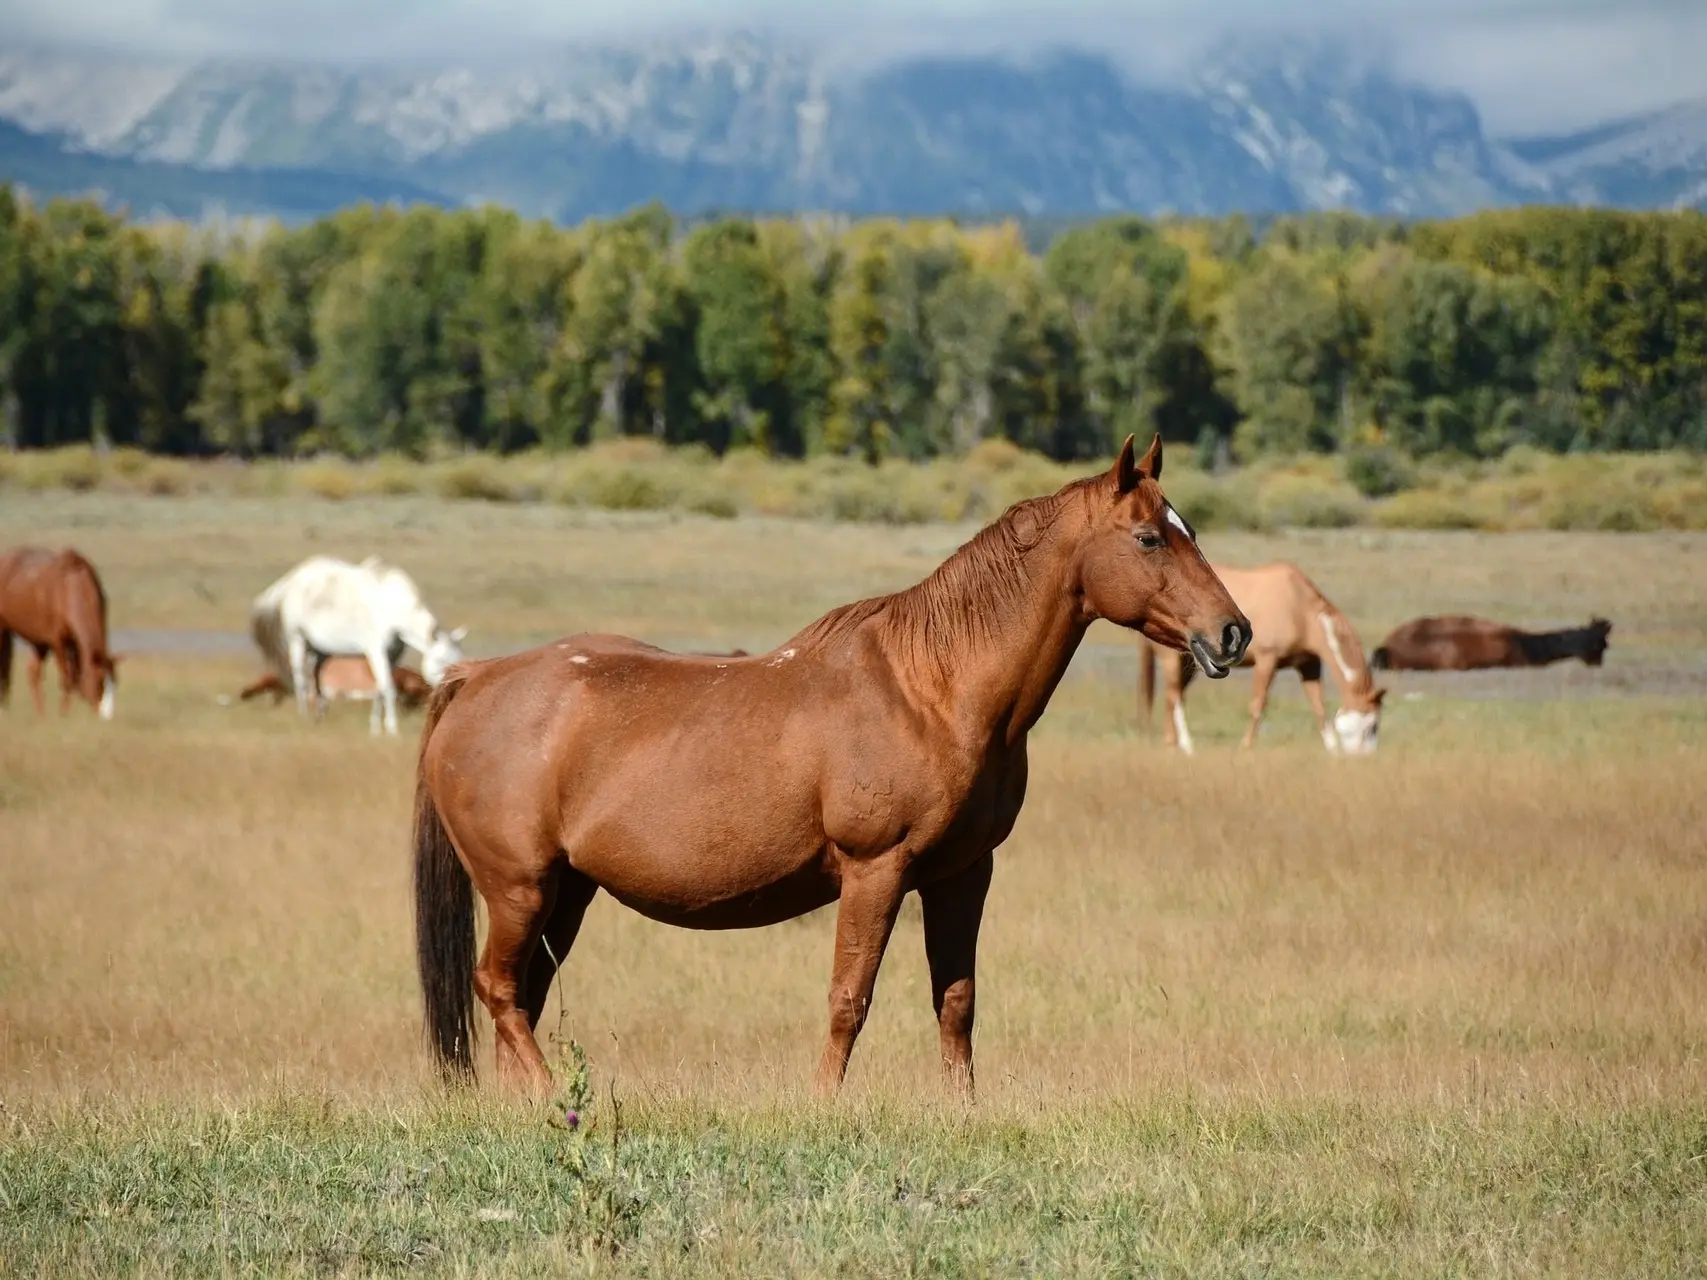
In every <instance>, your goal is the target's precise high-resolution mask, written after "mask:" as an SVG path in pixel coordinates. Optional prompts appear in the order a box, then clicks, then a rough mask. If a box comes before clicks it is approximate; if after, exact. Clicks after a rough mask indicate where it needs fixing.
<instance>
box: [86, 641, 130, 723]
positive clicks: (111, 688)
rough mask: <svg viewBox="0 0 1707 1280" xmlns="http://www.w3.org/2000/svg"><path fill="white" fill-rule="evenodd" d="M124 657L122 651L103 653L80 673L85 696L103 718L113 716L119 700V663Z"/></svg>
mask: <svg viewBox="0 0 1707 1280" xmlns="http://www.w3.org/2000/svg"><path fill="white" fill-rule="evenodd" d="M123 658H124V655H123V654H121V653H103V654H101V655H100V656H99V657H97V658H96V659H95V660H94V661H93V662H91V663H89V664H88V666H87V667H85V668H83V669H82V670H81V671H80V672H79V673H78V674H79V676H80V678H81V679H82V682H83V696H84V697H85V698H87V699H88V700H89V705H91V706H93V707H94V708H95V709H96V710H97V711H98V712H99V713H100V716H101V719H103V720H111V719H112V718H113V708H114V706H115V705H116V703H117V700H118V689H119V663H120V662H121V661H122V660H123Z"/></svg>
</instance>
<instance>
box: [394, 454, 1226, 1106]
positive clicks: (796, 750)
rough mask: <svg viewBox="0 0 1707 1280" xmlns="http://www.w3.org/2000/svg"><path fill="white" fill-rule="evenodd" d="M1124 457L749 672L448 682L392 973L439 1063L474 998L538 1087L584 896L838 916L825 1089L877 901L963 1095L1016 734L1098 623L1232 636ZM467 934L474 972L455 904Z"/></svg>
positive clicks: (654, 663)
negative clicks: (912, 918)
mask: <svg viewBox="0 0 1707 1280" xmlns="http://www.w3.org/2000/svg"><path fill="white" fill-rule="evenodd" d="M1161 470H1162V443H1161V438H1160V437H1157V438H1156V440H1155V441H1154V442H1153V443H1152V444H1151V446H1150V449H1149V452H1148V453H1147V454H1146V455H1145V456H1144V458H1143V460H1142V461H1141V462H1135V461H1134V459H1133V452H1132V440H1131V438H1130V437H1128V438H1127V440H1126V443H1125V445H1124V447H1123V448H1122V449H1121V451H1120V455H1119V457H1118V458H1117V459H1116V460H1115V463H1114V465H1113V467H1112V468H1111V469H1110V470H1109V471H1108V472H1106V473H1104V474H1102V475H1097V476H1092V477H1089V478H1086V479H1083V480H1077V481H1074V482H1072V483H1070V484H1068V485H1066V486H1064V487H1063V488H1062V489H1061V490H1060V491H1059V492H1057V493H1054V494H1051V495H1048V496H1045V497H1040V498H1033V499H1031V500H1029V501H1025V502H1020V503H1017V504H1016V505H1014V506H1012V507H1010V508H1009V509H1008V510H1007V511H1006V512H1005V513H1004V514H1003V515H1002V516H1001V517H999V518H998V519H997V520H995V521H994V522H993V523H992V524H990V525H989V526H988V527H986V528H985V529H983V530H982V531H981V532H979V533H978V534H977V535H976V536H975V537H973V538H972V540H971V541H970V542H968V543H966V544H965V545H964V546H962V547H961V548H960V549H959V550H958V551H956V552H955V553H954V554H953V555H952V556H950V557H949V559H948V560H946V561H945V562H944V563H943V564H941V565H939V566H938V567H937V569H936V570H935V571H934V572H933V573H932V574H931V575H930V576H929V577H928V578H926V579H925V580H924V581H923V582H920V583H918V584H917V585H915V586H913V587H910V588H908V589H907V590H904V591H900V592H897V593H895V594H894V595H888V596H882V597H879V598H876V599H871V600H862V601H859V602H857V603H854V604H849V605H844V606H842V607H841V608H839V609H836V610H833V611H832V612H830V613H828V614H826V615H825V616H823V617H822V618H820V619H818V620H817V621H816V622H814V623H812V624H811V625H809V626H808V627H806V628H805V629H804V630H802V631H800V632H798V633H797V634H796V635H795V636H794V637H793V638H791V639H789V640H787V641H785V642H784V643H783V644H782V645H780V646H779V647H778V648H776V649H774V650H772V651H771V652H770V653H765V654H758V655H756V656H753V657H749V658H712V657H699V656H691V655H687V654H675V653H668V652H665V651H664V650H662V649H658V648H655V647H653V646H652V645H649V644H643V643H641V642H639V641H636V640H631V639H627V638H625V637H621V636H610V635H575V636H570V637H568V638H566V639H564V640H561V641H558V642H556V643H552V644H547V645H542V646H540V647H539V648H535V649H531V650H528V651H526V652H524V653H520V654H515V655H512V656H510V657H504V658H495V659H489V660H486V661H477V662H465V663H461V664H459V665H458V666H457V667H455V668H453V669H452V670H451V671H450V672H449V673H447V675H446V677H445V680H444V682H443V683H442V684H441V685H440V686H439V687H438V688H437V689H436V690H435V691H434V694H433V697H432V700H431V701H430V702H429V703H428V704H427V717H426V725H425V728H424V730H423V732H422V735H421V755H420V763H419V768H418V775H417V785H416V801H415V806H416V807H415V829H414V862H415V871H414V884H415V940H416V962H417V968H418V971H419V975H420V981H421V987H422V994H423V999H424V1004H425V1013H426V1027H427V1032H428V1036H429V1040H430V1042H431V1047H432V1050H433V1052H434V1054H435V1056H436V1058H437V1059H438V1061H439V1064H440V1066H441V1068H442V1069H443V1070H444V1071H445V1072H446V1074H447V1075H448V1076H450V1077H451V1078H452V1079H467V1078H470V1077H472V1075H473V1071H474V1060H473V1051H472V1044H473V1039H474V997H475V994H476V993H478V995H479V998H480V1000H481V1001H482V1002H483V1003H484V1004H485V1006H486V1009H487V1012H488V1013H489V1014H490V1015H491V1018H492V1023H493V1028H494V1034H495V1040H496V1065H497V1069H498V1074H499V1076H500V1078H501V1079H503V1080H506V1081H508V1082H511V1083H514V1084H517V1085H522V1086H526V1087H532V1088H537V1089H545V1088H549V1086H550V1083H551V1073H550V1070H549V1069H548V1068H547V1066H546V1063H545V1059H544V1057H543V1056H541V1054H540V1050H539V1045H538V1043H537V1042H536V1040H535V1039H534V1027H535V1025H536V1024H537V1022H538V1020H539V1017H540V1013H541V1011H542V1010H543V1009H544V1007H545V1000H546V992H547V990H548V989H549V987H550V985H551V982H552V978H553V977H554V975H555V974H556V972H557V969H558V966H559V965H560V964H562V963H563V962H564V960H565V959H566V958H567V957H568V955H569V951H570V948H571V947H573V946H574V944H575V936H576V933H577V932H578V931H579V929H580V927H581V920H582V917H583V916H584V915H585V914H586V911H587V906H588V904H589V903H590V902H592V900H593V897H594V895H595V894H596V893H597V892H598V891H599V890H600V889H604V890H605V891H606V892H607V893H609V894H610V895H611V896H612V897H613V898H615V899H616V900H617V901H619V902H621V903H623V904H624V905H626V906H628V907H630V908H631V909H633V910H635V911H638V912H640V913H641V914H643V915H645V916H648V917H650V918H651V919H653V920H658V921H662V922H664V923H667V924H672V925H677V926H681V927H685V928H690V929H742V928H756V927H760V926H764V925H770V924H776V923H778V922H780V921H783V920H788V919H792V918H794V917H796V916H801V915H804V914H805V913H807V912H809V911H813V910H815V909H817V908H819V907H822V906H825V905H827V904H828V903H831V902H836V903H838V906H837V913H836V943H835V950H834V954H833V964H832V971H831V979H830V998H829V1006H830V1009H829V1035H828V1039H827V1042H826V1043H825V1045H824V1050H823V1055H822V1057H821V1059H820V1061H819V1066H818V1072H817V1084H818V1088H819V1090H820V1091H821V1092H824V1093H833V1092H834V1091H835V1090H836V1089H838V1088H839V1087H840V1085H841V1082H842V1079H843V1077H844V1075H845V1073H846V1070H847V1063H848V1055H849V1054H850V1052H851V1051H852V1049H853V1045H854V1041H855V1039H856V1038H857V1037H858V1035H859V1032H860V1027H861V1026H862V1024H863V1023H864V1021H865V1017H866V1012H867V1010H868V1008H869V1007H870V1004H871V996H872V991H873V988H874V986H875V983H876V979H877V969H878V965H879V963H880V961H881V960H882V957H883V952H884V949H885V947H886V946H887V944H888V941H889V934H890V930H891V928H892V927H893V925H894V923H895V917H896V913H897V912H898V911H899V910H900V907H901V900H902V898H903V896H904V895H905V894H907V893H908V892H909V891H912V890H917V891H918V894H919V899H920V903H921V906H922V907H923V915H924V933H925V954H926V957H927V960H928V963H929V967H930V974H931V998H932V1001H933V1003H934V1005H935V1008H936V1014H937V1022H938V1032H939V1037H940V1042H941V1052H942V1064H943V1070H944V1073H945V1075H946V1076H947V1078H948V1079H949V1081H950V1082H954V1083H958V1085H959V1087H960V1088H962V1089H964V1090H966V1091H968V1092H969V1091H970V1089H971V1083H972V1019H973V968H974V959H975V954H976V949H977V942H978V930H979V924H980V921H981V918H982V915H983V909H984V896H985V891H986V890H987V889H988V887H989V884H990V873H991V867H992V863H993V857H992V855H993V852H994V850H995V849H996V847H997V846H998V845H1000V844H1001V843H1002V841H1004V840H1005V839H1007V837H1008V834H1009V832H1010V831H1012V830H1013V825H1014V820H1015V819H1016V818H1017V817H1018V816H1019V812H1020V805H1021V803H1022V802H1023V800H1024V798H1025V784H1026V735H1027V734H1028V733H1029V731H1030V730H1031V728H1032V726H1033V725H1035V724H1036V723H1037V720H1038V718H1039V717H1040V716H1041V715H1042V714H1043V711H1044V708H1045V707H1046V706H1047V705H1048V702H1049V698H1050V695H1051V694H1052V693H1053V692H1054V690H1055V687H1056V684H1057V683H1058V682H1059V681H1060V679H1061V677H1062V675H1063V674H1064V673H1065V671H1066V669H1067V664H1068V663H1069V662H1070V661H1071V659H1072V657H1073V653H1074V651H1075V650H1076V649H1077V648H1078V646H1079V642H1080V640H1081V639H1082V638H1083V636H1084V634H1085V630H1086V628H1087V627H1089V626H1090V624H1091V623H1092V621H1094V620H1095V619H1097V618H1107V619H1109V620H1110V621H1113V622H1115V623H1118V624H1119V625H1121V626H1124V627H1133V628H1137V629H1139V630H1141V631H1142V632H1143V633H1144V634H1145V635H1147V636H1149V637H1150V638H1151V639H1152V640H1154V641H1155V642H1156V643H1158V644H1162V645H1168V646H1173V647H1178V648H1182V649H1183V648H1186V647H1190V649H1191V650H1192V651H1193V652H1194V653H1195V654H1196V655H1197V659H1198V661H1199V662H1200V663H1201V664H1202V665H1203V667H1204V669H1205V670H1206V671H1208V672H1209V674H1211V675H1212V676H1217V677H1219V676H1221V675H1224V674H1226V672H1227V670H1228V668H1229V667H1230V666H1232V665H1233V664H1234V663H1236V662H1238V660H1239V659H1240V657H1242V656H1243V654H1244V650H1245V646H1246V644H1248V643H1249V641H1250V634H1251V633H1250V624H1249V623H1248V622H1247V621H1246V620H1245V617H1244V615H1243V614H1241V613H1240V612H1239V609H1238V606H1237V605H1235V604H1234V603H1233V601H1232V599H1231V597H1229V596H1228V594H1227V592H1226V590H1225V588H1223V587H1222V585H1221V583H1220V582H1219V581H1218V580H1217V579H1216V577H1215V574H1214V572H1213V571H1212V570H1211V569H1210V568H1209V565H1208V563H1207V562H1206V561H1205V560H1204V559H1203V557H1202V555H1201V554H1200V553H1199V552H1198V549H1197V547H1196V545H1195V542H1194V540H1193V538H1192V536H1191V534H1190V532H1189V528H1188V526H1187V525H1186V524H1185V522H1184V521H1183V520H1181V519H1180V518H1179V516H1178V515H1176V514H1175V513H1174V512H1173V510H1172V508H1171V507H1169V505H1168V503H1167V500H1166V499H1165V498H1164V497H1163V496H1162V490H1161V486H1160V485H1158V484H1157V483H1156V478H1157V477H1158V476H1160V474H1161ZM476 890H478V891H479V894H480V897H481V898H483V899H484V900H485V903H486V912H487V921H488V930H487V938H486V946H485V951H484V953H483V954H482V955H481V957H480V962H479V966H478V968H476V967H475V963H474V950H475V949H474V907H475V902H474V894H475V891H476Z"/></svg>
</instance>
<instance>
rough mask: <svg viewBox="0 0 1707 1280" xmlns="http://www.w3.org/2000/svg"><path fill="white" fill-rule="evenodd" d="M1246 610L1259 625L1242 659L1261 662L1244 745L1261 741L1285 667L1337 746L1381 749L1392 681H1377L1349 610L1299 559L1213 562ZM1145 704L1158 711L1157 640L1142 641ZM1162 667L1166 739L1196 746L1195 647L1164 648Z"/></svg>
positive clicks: (1327, 740)
mask: <svg viewBox="0 0 1707 1280" xmlns="http://www.w3.org/2000/svg"><path fill="white" fill-rule="evenodd" d="M1212 567H1213V568H1214V570H1215V572H1216V573H1217V574H1219V575H1220V578H1221V581H1222V582H1224V583H1225V584H1226V586H1227V590H1228V591H1230V592H1232V594H1233V599H1235V600H1237V601H1238V602H1239V608H1241V609H1243V610H1244V611H1245V614H1246V616H1248V617H1249V618H1250V620H1251V626H1252V627H1253V628H1254V629H1255V631H1256V638H1255V639H1253V640H1252V641H1251V645H1250V648H1249V649H1248V650H1247V651H1246V653H1245V657H1244V661H1243V662H1241V663H1240V664H1239V665H1240V666H1245V667H1253V668H1255V670H1254V672H1253V674H1252V680H1251V723H1250V727H1249V728H1247V729H1246V730H1245V736H1244V739H1243V741H1242V742H1241V744H1240V745H1241V746H1246V747H1248V746H1250V745H1252V744H1253V743H1254V742H1255V741H1256V737H1257V726H1258V725H1260V724H1261V723H1262V713H1263V710H1264V709H1265V708H1266V707H1267V706H1268V690H1269V686H1270V685H1271V684H1272V683H1273V682H1274V673H1275V672H1276V671H1279V670H1281V669H1282V668H1285V667H1291V668H1292V669H1293V670H1295V671H1297V672H1298V676H1299V678H1300V679H1301V680H1303V682H1304V696H1305V697H1306V698H1308V699H1309V700H1310V709H1311V711H1313V712H1314V713H1315V716H1316V732H1317V733H1319V734H1321V736H1322V744H1323V745H1324V746H1325V747H1327V749H1328V750H1329V751H1332V752H1335V753H1340V752H1343V753H1345V754H1346V755H1368V754H1369V753H1370V752H1372V751H1374V750H1375V745H1376V735H1377V734H1379V733H1380V731H1381V700H1382V699H1383V698H1384V697H1385V696H1386V693H1387V691H1386V690H1385V689H1377V688H1376V687H1375V685H1374V682H1373V680H1372V679H1371V677H1370V674H1369V664H1368V662H1367V661H1365V659H1364V656H1363V645H1362V644H1360V643H1359V642H1358V639H1357V632H1356V631H1355V630H1353V629H1352V626H1351V623H1349V622H1347V621H1346V618H1345V615H1344V614H1342V613H1341V612H1340V611H1339V610H1338V609H1336V608H1334V606H1333V604H1332V602H1331V601H1329V599H1328V598H1327V597H1326V596H1324V595H1323V594H1322V593H1321V591H1319V590H1318V589H1317V587H1316V584H1315V583H1313V582H1311V581H1310V579H1308V578H1307V577H1305V576H1304V573H1303V571H1302V570H1301V569H1299V568H1298V566H1296V565H1292V564H1266V565H1263V566H1261V567H1260V568H1256V569H1228V568H1225V567H1223V566H1221V565H1215V566H1212ZM1138 649H1139V654H1138V688H1139V693H1138V709H1139V712H1140V714H1141V715H1142V716H1143V718H1144V719H1145V720H1148V719H1149V718H1150V709H1151V705H1152V704H1153V703H1154V702H1155V697H1156V662H1157V654H1156V650H1155V648H1154V647H1153V646H1152V645H1151V644H1149V642H1148V641H1146V640H1143V639H1140V640H1139V641H1138ZM1160 660H1161V663H1162V674H1163V678H1164V680H1165V681H1166V684H1167V704H1168V718H1167V720H1166V722H1165V723H1164V724H1163V726H1162V739H1163V741H1164V742H1166V743H1167V744H1168V745H1169V746H1170V747H1171V746H1178V747H1179V749H1180V750H1181V751H1184V752H1185V753H1186V754H1187V755H1190V754H1191V751H1192V744H1191V730H1190V728H1189V727H1187V725H1186V722H1185V687H1186V685H1188V684H1190V683H1191V676H1192V661H1191V658H1190V656H1189V655H1187V654H1179V653H1170V652H1164V653H1162V654H1161V658H1160ZM1324 664H1326V665H1331V666H1332V667H1333V670H1334V682H1335V683H1336V684H1338V685H1339V690H1340V709H1339V711H1338V712H1336V713H1335V715H1334V719H1333V725H1332V727H1330V726H1329V724H1328V717H1327V710H1326V708H1325V707H1324V706H1323V705H1322V667H1323V666H1324Z"/></svg>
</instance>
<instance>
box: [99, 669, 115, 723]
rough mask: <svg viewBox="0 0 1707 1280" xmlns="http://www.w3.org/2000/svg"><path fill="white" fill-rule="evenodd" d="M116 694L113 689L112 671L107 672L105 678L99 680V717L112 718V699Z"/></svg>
mask: <svg viewBox="0 0 1707 1280" xmlns="http://www.w3.org/2000/svg"><path fill="white" fill-rule="evenodd" d="M116 696H117V695H116V693H115V691H114V689H113V677H112V673H111V672H109V673H108V674H107V678H106V679H105V680H103V681H102V682H101V719H103V720H111V719H112V718H113V701H114V699H115V697H116Z"/></svg>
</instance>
